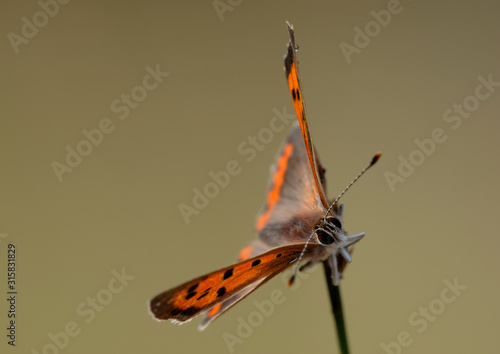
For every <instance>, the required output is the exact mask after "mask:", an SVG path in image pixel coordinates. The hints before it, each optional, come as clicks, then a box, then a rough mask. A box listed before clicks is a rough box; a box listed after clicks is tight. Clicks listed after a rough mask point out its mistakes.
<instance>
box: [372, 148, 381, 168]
mask: <svg viewBox="0 0 500 354" xmlns="http://www.w3.org/2000/svg"><path fill="white" fill-rule="evenodd" d="M380 156H382V153H381V152H380V151H379V152H377V153H376V154H375V156H373V159H372V162H370V165H375V163H376V162H377V161H378V159H380Z"/></svg>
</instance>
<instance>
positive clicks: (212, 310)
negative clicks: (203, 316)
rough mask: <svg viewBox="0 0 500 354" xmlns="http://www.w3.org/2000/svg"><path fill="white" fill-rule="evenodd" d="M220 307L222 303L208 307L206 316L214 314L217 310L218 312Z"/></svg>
mask: <svg viewBox="0 0 500 354" xmlns="http://www.w3.org/2000/svg"><path fill="white" fill-rule="evenodd" d="M221 307H222V303H220V304H218V305H215V306H214V307H212V308H211V309H210V311H208V315H207V316H208V317H212V316H214V315H216V314H217V312H219V310H220V308H221Z"/></svg>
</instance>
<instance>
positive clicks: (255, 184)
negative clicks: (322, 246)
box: [0, 0, 500, 353]
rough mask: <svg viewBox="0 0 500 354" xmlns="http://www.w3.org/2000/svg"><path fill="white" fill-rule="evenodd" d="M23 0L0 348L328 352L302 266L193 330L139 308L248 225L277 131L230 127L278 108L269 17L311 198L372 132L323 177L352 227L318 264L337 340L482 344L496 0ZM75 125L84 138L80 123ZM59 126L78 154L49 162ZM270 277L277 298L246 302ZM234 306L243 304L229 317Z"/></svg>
mask: <svg viewBox="0 0 500 354" xmlns="http://www.w3.org/2000/svg"><path fill="white" fill-rule="evenodd" d="M41 3H42V4H46V5H44V7H45V8H46V10H42V7H41V5H40V4H39V3H37V2H36V1H23V2H22V3H17V2H16V3H14V2H3V3H2V6H1V7H2V8H1V11H0V13H1V15H0V16H1V21H0V28H1V31H0V33H2V34H3V36H4V37H3V38H4V39H3V40H2V42H1V49H0V53H1V54H0V56H1V62H2V73H1V92H2V105H1V106H0V114H1V128H0V144H1V145H0V146H1V155H0V159H1V160H0V163H1V168H2V176H1V184H0V234H1V238H0V241H1V243H0V259H1V260H2V261H1V262H0V263H1V264H2V266H1V267H0V274H1V276H0V282H1V284H2V287H1V291H2V294H1V296H2V297H6V296H7V295H6V290H5V286H4V285H5V284H6V282H7V279H6V272H7V269H6V256H7V247H8V244H9V243H15V244H16V247H17V287H18V291H19V293H18V295H17V296H18V298H17V315H18V317H17V343H16V344H17V345H16V347H15V348H12V347H11V346H9V345H8V344H7V343H6V330H5V328H7V326H8V320H9V319H8V318H7V311H8V303H7V301H2V304H1V306H0V310H1V311H0V327H1V328H4V330H2V336H1V337H2V341H1V343H0V346H1V348H2V349H1V351H2V352H7V351H8V352H19V353H56V352H61V353H62V352H64V353H167V352H168V353H180V352H185V353H193V352H204V353H230V352H231V350H234V352H237V353H256V352H263V353H271V352H272V353H284V352H289V353H303V352H311V350H312V351H313V352H315V353H326V352H330V353H332V352H337V351H338V350H337V342H336V338H335V337H334V335H333V333H334V329H333V322H332V319H331V317H330V315H329V311H330V307H329V306H330V305H329V302H328V298H327V291H326V287H325V284H324V280H323V274H322V270H321V268H320V267H318V268H316V269H315V270H314V271H312V272H311V274H310V275H309V277H308V279H307V280H303V281H302V282H301V283H300V285H298V286H297V289H288V288H287V287H286V286H285V285H284V282H283V280H282V279H281V276H279V277H277V279H275V280H273V281H271V282H269V283H268V284H266V285H265V286H264V287H262V288H261V289H259V290H258V291H257V292H256V293H255V294H253V295H251V296H250V297H249V298H248V299H246V300H245V301H244V302H242V303H241V304H239V305H238V306H236V307H235V308H234V309H232V310H230V311H229V312H228V313H227V314H225V315H224V316H223V317H221V318H220V319H219V320H217V321H216V322H214V324H213V325H211V326H210V327H209V328H208V329H207V330H206V331H204V332H201V333H200V332H198V331H197V329H196V327H197V324H198V323H199V319H195V320H193V321H192V322H191V323H189V324H186V325H183V326H181V327H179V326H174V325H172V324H170V323H168V322H165V323H158V322H156V321H154V320H152V318H151V317H150V315H149V314H148V313H147V311H146V310H147V306H146V305H147V301H148V299H149V298H150V297H152V296H154V295H156V294H157V293H158V292H160V291H163V290H166V289H167V288H169V287H172V286H175V285H178V284H179V283H181V282H183V281H186V280H189V279H191V278H193V277H195V276H198V275H201V274H203V273H206V272H209V271H211V270H215V269H217V268H219V267H222V266H225V265H228V264H229V263H231V262H232V261H233V260H234V257H235V255H236V254H237V252H238V251H239V249H240V248H241V247H243V246H245V245H246V244H247V243H248V242H249V241H250V240H252V239H253V237H254V235H253V231H252V230H253V224H254V220H255V215H256V213H257V211H258V210H259V208H260V207H261V205H262V203H263V201H264V195H265V191H266V189H267V183H268V171H269V166H270V165H271V164H272V162H273V160H274V156H275V153H276V152H277V150H278V148H279V146H280V145H281V143H282V141H283V140H284V138H285V137H286V134H287V130H288V128H287V129H286V130H283V131H282V132H280V133H277V134H276V135H275V136H274V137H273V138H272V139H270V141H269V142H268V143H267V144H264V146H265V147H264V148H263V149H262V151H258V153H256V155H255V159H254V160H252V161H251V162H248V161H247V160H246V158H247V157H248V155H244V154H241V152H239V150H238V146H239V145H240V144H242V143H244V142H245V141H247V139H248V137H249V136H255V135H258V134H259V132H261V131H262V130H263V129H264V128H266V127H269V122H270V119H271V118H272V117H274V116H275V115H276V111H278V112H283V111H284V110H286V111H287V112H288V113H291V112H292V111H293V106H292V102H291V99H290V96H289V93H288V89H287V86H286V82H285V78H284V74H283V68H282V67H283V64H282V58H283V55H284V53H285V48H286V43H287V41H288V34H287V31H286V28H285V20H289V21H290V22H291V23H293V24H294V25H295V29H296V36H297V43H298V44H299V45H300V50H299V53H298V56H299V61H300V69H301V75H302V85H303V90H304V96H305V98H306V101H307V107H308V114H309V120H310V124H311V128H312V132H313V136H314V139H315V143H316V147H317V149H318V151H319V154H320V157H321V160H322V162H323V164H324V165H325V166H326V168H327V178H328V185H329V195H330V197H335V196H336V195H337V194H338V193H339V192H340V191H341V190H342V189H343V188H344V186H345V185H346V184H347V183H348V182H349V181H350V180H351V179H352V178H353V177H354V176H355V175H356V173H358V171H359V170H360V169H361V168H362V167H363V166H364V165H365V164H366V163H367V162H368V161H369V159H370V158H371V156H372V154H373V153H375V152H376V151H378V150H380V151H382V152H383V157H382V159H381V161H380V162H379V164H378V165H377V166H376V167H375V168H373V170H371V171H370V172H369V173H368V175H367V176H365V177H363V179H362V180H361V181H360V182H359V183H358V184H357V185H356V186H355V187H354V188H353V189H352V190H351V191H349V193H347V195H345V196H344V197H343V198H342V202H343V203H344V204H345V205H346V228H347V229H348V231H350V232H360V231H365V232H366V233H367V236H366V238H365V239H364V240H363V241H362V242H361V243H360V244H359V245H358V246H357V248H356V252H355V253H354V262H353V264H351V265H350V267H349V268H348V270H347V273H346V277H345V279H344V280H343V283H342V292H343V296H344V305H345V311H346V316H347V325H348V333H349V338H350V344H351V349H352V352H353V353H385V352H393V353H397V352H398V351H401V352H402V353H495V352H497V351H498V330H499V329H500V325H499V322H498V318H499V317H500V311H499V306H498V299H499V295H500V288H499V283H498V271H499V269H500V268H499V266H500V260H499V257H498V249H499V246H500V238H499V236H498V235H497V229H498V227H497V225H496V220H497V219H496V217H497V214H498V200H499V198H500V193H499V188H498V180H499V177H500V167H499V162H498V155H497V154H498V151H499V140H498V131H499V128H500V123H499V111H500V87H499V86H498V84H495V83H496V82H500V69H499V60H500V41H499V38H500V36H499V35H500V12H499V11H500V6H499V5H498V3H497V2H495V1H477V2H472V1H451V0H449V1H440V2H434V1H429V0H425V1H424V0H419V1H410V0H402V1H401V2H400V3H399V5H398V4H397V3H396V2H394V1H386V0H381V1H379V0H377V1H357V2H352V1H332V2H325V1H316V2H304V1H271V2H264V1H261V2H254V1H236V0H232V1H229V0H220V1H217V2H215V3H214V2H213V1H212V0H210V1H194V2H193V1H189V2H185V1H170V2H159V1H144V2H141V3H138V2H135V1H126V2H125V1H108V2H99V1H86V2H82V1H71V2H69V3H68V4H59V3H58V4H59V5H58V7H56V6H55V5H54V2H53V1H48V0H47V1H45V2H43V0H42V2H41ZM214 4H215V5H216V7H217V9H218V10H216V9H215V6H214ZM388 7H389V8H390V10H392V11H393V13H392V15H391V19H390V20H389V19H388V17H387V16H386V17H385V18H384V14H387V13H388V12H387V11H389V10H387V9H388ZM382 10H384V11H382ZM40 11H45V12H47V11H48V12H51V14H52V16H53V17H50V16H49V15H44V14H43V13H40ZM217 11H219V13H218V12H217ZM372 11H373V12H372ZM381 11H382V12H381ZM374 14H375V15H374ZM377 14H379V15H377ZM374 16H375V17H377V16H378V17H379V21H382V22H384V25H385V27H384V26H381V25H377V24H376V23H375V22H373V21H376V20H375V17H374ZM34 17H35V18H34ZM23 18H26V19H25V20H23ZM26 21H27V22H26ZM34 21H35V22H36V23H38V25H35V26H36V27H32V26H33V25H30V23H31V24H32V23H33V22H34ZM366 26H367V27H366ZM356 27H357V28H359V31H362V32H364V33H365V34H364V35H361V34H359V31H358V30H356ZM366 30H368V32H370V33H371V35H372V36H371V37H366V38H363V36H366ZM23 33H24V34H23ZM357 33H358V34H357ZM355 36H357V37H356V38H355ZM28 37H31V38H28ZM355 39H356V42H355ZM356 43H357V44H358V46H357V47H355V49H353V48H354V46H356ZM341 45H342V46H343V48H344V49H345V48H350V50H354V51H353V52H352V53H351V54H350V55H345V54H343V52H342V49H341ZM349 46H351V47H349ZM360 47H363V48H360ZM348 60H349V61H350V62H348ZM148 67H149V69H148ZM148 70H149V71H151V70H153V71H154V70H158V71H160V72H162V73H164V72H167V73H169V75H168V76H167V74H157V79H156V81H155V80H154V79H152V78H149V76H148V77H147V76H146V75H148V72H149V71H148ZM149 75H150V74H149ZM145 78H146V79H145ZM481 78H482V79H481ZM144 80H146V81H145V82H144ZM481 80H483V81H485V80H486V81H488V80H490V81H492V82H493V83H492V84H491V83H490V84H489V86H488V87H486V86H484V83H483V84H481V82H482V81H481ZM155 84H156V85H155ZM478 85H482V86H481V87H479V88H478V89H477V87H478ZM495 85H497V86H495ZM153 86H155V87H153ZM145 87H148V88H149V89H146V88H145ZM122 95H129V96H130V97H131V98H129V100H130V101H128V103H127V101H126V100H127V96H122ZM134 97H135V98H134ZM132 107H134V108H132ZM450 110H451V111H450ZM455 110H456V111H457V113H456V112H454V111H455ZM460 110H461V113H460V112H459V111H460ZM443 116H445V118H443ZM466 116H467V118H465V117H466ZM120 117H124V118H125V119H120ZM445 119H447V120H445ZM99 127H100V129H102V130H103V131H108V133H102V141H100V142H99V140H101V138H100V137H99V134H98V133H96V132H95V131H94V133H93V134H94V135H91V136H93V139H94V141H96V142H99V144H98V145H97V146H94V145H90V143H88V141H89V138H86V137H85V135H84V134H83V133H82V131H83V130H86V131H87V132H92V131H93V130H94V129H96V128H99ZM436 129H437V130H436ZM111 130H112V131H111ZM433 132H434V133H433ZM89 134H92V133H89ZM433 134H434V137H435V139H436V141H439V142H435V143H433V144H434V145H435V147H434V148H432V144H431V143H429V140H426V139H431V138H432V137H433ZM416 139H417V140H418V141H420V142H423V143H422V144H424V149H427V150H428V151H427V153H428V154H424V153H423V152H419V151H421V150H419V147H418V145H417V144H416V143H415V140H416ZM443 140H444V141H443ZM85 141H87V142H85ZM67 146H69V149H80V151H83V153H84V154H87V156H84V157H83V158H82V159H81V161H79V160H78V159H77V158H76V157H74V156H73V157H72V158H71V160H70V162H71V163H72V164H73V165H74V167H71V169H72V172H69V171H70V170H69V168H70V166H67V167H66V168H64V167H63V164H64V165H67V162H66V161H65V160H66V158H67V154H68V150H67ZM89 149H92V151H90V150H89ZM401 159H404V160H406V161H410V160H411V161H413V163H414V164H417V165H418V166H416V167H413V168H409V167H408V166H405V167H403V165H402V162H401V161H402V160H401ZM231 160H236V161H237V162H238V163H239V165H240V166H241V168H242V171H241V173H240V174H238V175H237V176H234V177H233V178H232V179H231V181H230V183H229V184H228V186H227V187H225V188H223V189H221V190H220V191H219V193H218V195H217V196H216V197H215V198H213V199H210V202H209V204H208V206H207V207H206V208H204V209H202V210H201V211H200V213H199V214H198V215H192V216H191V217H190V219H189V220H190V223H189V224H186V222H185V220H184V218H183V217H182V215H181V213H180V211H179V205H180V204H182V203H184V204H188V205H192V198H193V189H194V188H198V189H203V187H204V186H205V185H206V184H207V183H208V182H210V181H211V178H210V176H209V172H210V171H214V172H217V171H220V170H223V169H225V168H226V164H227V163H228V162H229V161H231ZM54 163H55V165H57V166H58V168H59V169H60V170H58V171H59V174H60V176H59V177H60V179H61V181H60V179H59V178H58V176H57V174H56V172H55V170H54ZM58 164H60V165H58ZM400 165H401V166H400ZM61 168H62V170H61ZM398 169H400V170H401V171H399V172H398ZM412 169H413V170H412ZM388 178H389V180H390V181H391V182H390V183H389V182H388ZM122 272H125V274H126V276H125V278H123V275H122V276H121V277H122V279H121V282H119V281H115V280H113V279H116V274H120V273H122ZM446 281H448V282H451V283H453V282H457V283H458V284H460V286H466V288H465V289H463V288H458V289H454V291H455V293H453V292H452V291H451V290H446V289H447V285H446ZM448 287H449V286H448ZM299 288H300V289H299ZM275 289H280V290H281V291H283V294H284V295H283V296H284V298H285V299H286V301H284V302H283V303H282V304H278V305H276V306H275V308H274V310H273V313H272V314H271V315H270V316H269V317H265V316H263V315H262V314H259V313H257V312H256V311H257V308H256V306H255V303H254V302H255V301H257V302H259V303H261V302H263V301H266V300H269V299H270V296H271V293H272V292H273V290H275ZM294 290H297V291H294ZM93 298H94V299H96V300H94V301H95V303H94V304H92V299H93ZM89 299H90V300H89ZM89 301H90V302H89ZM426 309H427V310H426ZM425 311H427V313H426V312H425ZM249 317H250V318H249ZM241 319H243V321H246V322H247V323H248V321H253V322H252V323H254V324H255V325H256V326H255V328H253V329H252V331H253V332H252V333H251V334H249V335H246V337H245V338H243V336H241V328H238V326H239V324H240V323H241ZM238 330H239V332H238ZM63 331H69V332H70V333H71V334H72V335H73V336H72V337H68V339H67V340H66V339H65V338H66V337H65V336H66V335H62V334H61V332H63ZM238 333H240V335H239V334H238ZM238 336H239V337H238ZM51 337H52V338H53V339H51ZM54 338H55V339H54ZM227 338H232V340H233V341H234V338H239V339H238V340H237V341H236V342H233V343H232V344H231V345H229V346H228V345H227V344H226V341H225V339H226V340H227ZM398 340H399V344H396V342H397V341H398ZM54 341H55V342H58V341H59V342H58V343H59V347H60V348H62V349H60V348H58V347H57V346H56V345H57V343H56V344H54ZM391 343H392V344H391ZM384 347H386V348H387V349H383V348H384ZM5 348H7V351H6V349H5ZM311 348H313V349H311ZM494 348H497V349H494Z"/></svg>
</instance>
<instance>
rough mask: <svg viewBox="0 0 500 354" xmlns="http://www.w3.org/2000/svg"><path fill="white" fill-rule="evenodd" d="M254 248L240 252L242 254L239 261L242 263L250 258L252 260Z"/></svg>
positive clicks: (246, 248)
mask: <svg viewBox="0 0 500 354" xmlns="http://www.w3.org/2000/svg"><path fill="white" fill-rule="evenodd" d="M252 251H253V247H252V246H246V247H245V248H243V249H242V250H241V251H240V254H239V255H238V259H239V260H240V261H245V260H247V259H248V258H250V255H251V254H252Z"/></svg>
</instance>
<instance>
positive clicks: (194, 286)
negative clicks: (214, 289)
mask: <svg viewBox="0 0 500 354" xmlns="http://www.w3.org/2000/svg"><path fill="white" fill-rule="evenodd" d="M198 285H200V283H198V284H194V285H193V286H192V287H190V288H189V289H188V293H192V292H193V291H195V290H196V288H197V287H198Z"/></svg>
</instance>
